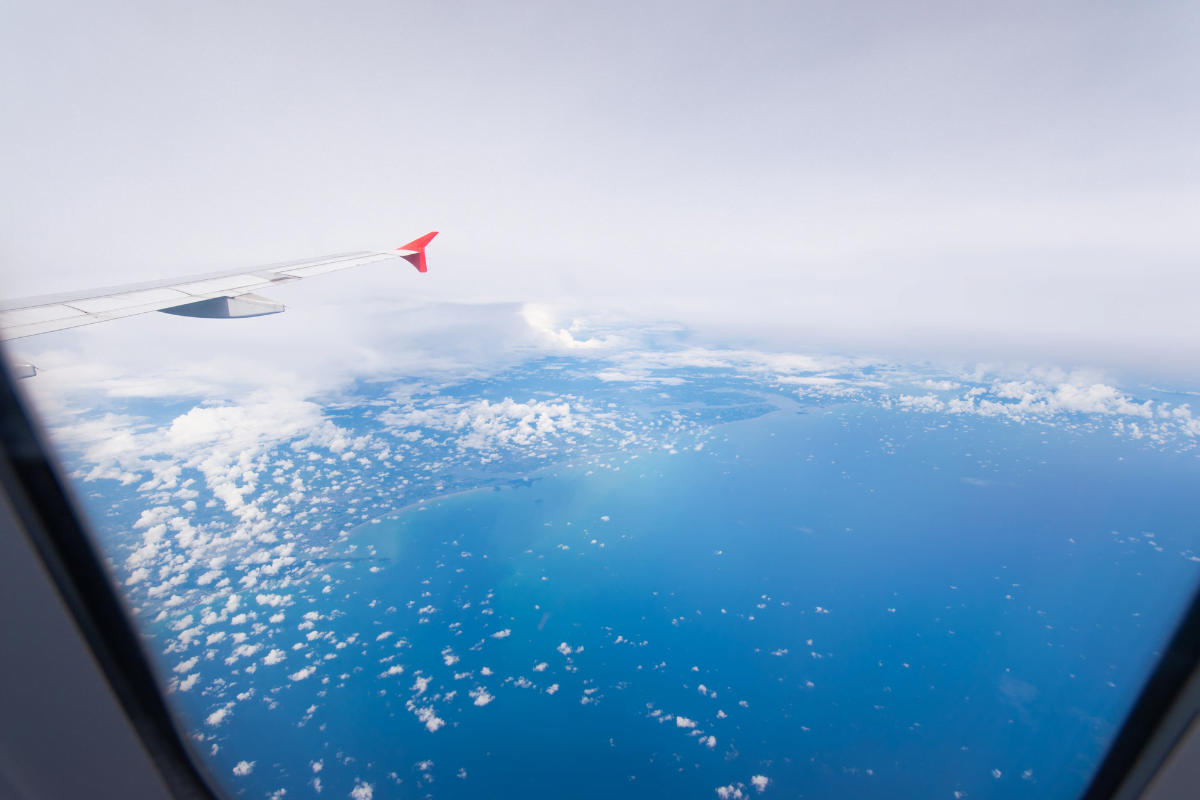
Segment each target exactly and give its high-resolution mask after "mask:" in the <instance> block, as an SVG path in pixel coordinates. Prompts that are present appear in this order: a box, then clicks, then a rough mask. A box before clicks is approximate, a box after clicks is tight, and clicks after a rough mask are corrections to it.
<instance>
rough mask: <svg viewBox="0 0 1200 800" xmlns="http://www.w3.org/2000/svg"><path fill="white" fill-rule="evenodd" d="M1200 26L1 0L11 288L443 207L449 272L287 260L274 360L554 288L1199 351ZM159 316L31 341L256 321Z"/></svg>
mask: <svg viewBox="0 0 1200 800" xmlns="http://www.w3.org/2000/svg"><path fill="white" fill-rule="evenodd" d="M1198 33H1200V9H1198V8H1197V7H1196V6H1195V4H1192V3H1185V2H1146V3H1139V4H1136V5H1130V4H1119V3H1111V2H1101V3H1095V2H1091V3H1082V2H1063V3H1055V4H1045V3H1034V2H1013V3H1005V4H1001V5H992V4H962V3H951V2H927V3H908V4H899V5H898V4H894V3H885V2H862V3H855V4H846V3H833V2H810V3H782V2H781V3H775V2H755V3H751V4H747V3H721V2H696V3H686V4H685V3H665V2H638V3H623V2H604V3H593V2H577V3H541V2H526V3H519V4H504V3H483V2H443V3H385V2H357V3H354V4H332V3H306V2H287V3H282V2H278V3H276V2H262V3H254V4H244V3H221V2H212V3H204V4H199V5H197V4H184V3H153V4H152V3H121V2H114V3H108V4H103V5H92V6H89V5H87V4H84V5H80V4H75V3H56V2H39V3H6V4H4V5H3V6H0V102H3V105H4V107H5V108H6V109H7V110H8V113H6V114H5V115H4V121H3V124H0V181H2V182H3V186H4V187H5V191H4V192H3V193H0V214H2V219H3V224H0V287H2V290H0V294H3V295H4V296H8V297H14V296H24V295H34V294H45V293H50V292H54V291H64V290H69V289H80V288H87V287H91V286H105V285H112V284H119V283H125V282H131V281H137V280H151V279H159V278H164V277H170V276H173V275H182V274H189V273H194V272H201V271H207V270H217V269H228V268H233V267H240V266H246V265H254V264H263V263H271V262H276V261H283V260H290V259H296V258H304V257H309V256H315V255H320V254H325V253H336V252H346V251H352V250H359V249H370V248H377V247H378V248H383V247H397V246H399V245H400V244H403V243H404V242H406V241H408V240H409V239H411V238H414V237H415V236H417V235H420V234H422V233H424V232H426V231H428V230H440V231H441V235H440V236H439V238H438V239H437V240H436V241H435V243H434V244H433V245H432V247H431V249H430V263H431V270H430V272H429V273H428V274H427V275H421V276H417V275H416V274H415V273H412V272H411V270H408V269H407V267H405V269H404V270H401V271H397V270H396V269H393V268H385V267H375V266H372V267H366V268H361V269H357V270H354V271H352V272H348V273H340V274H339V275H337V276H331V277H325V278H321V279H314V280H313V281H304V282H301V284H296V285H294V286H290V287H281V288H279V289H278V290H277V291H276V297H275V298H274V299H278V300H280V301H281V302H285V303H288V304H289V305H290V306H292V307H293V311H301V312H304V313H307V314H308V316H305V315H304V313H299V314H285V315H284V317H289V316H291V317H292V319H291V320H290V321H289V322H287V323H284V324H282V325H280V324H279V318H267V320H264V321H262V322H266V321H271V322H273V323H274V325H275V327H274V328H273V329H272V330H273V331H275V332H274V333H273V334H268V335H269V336H273V337H276V339H277V340H278V341H277V346H274V345H273V346H272V347H274V349H272V350H270V352H271V353H272V354H274V355H273V357H275V356H277V357H278V358H280V359H287V358H289V356H288V354H287V344H288V342H289V341H292V342H294V341H295V338H294V337H296V336H298V335H300V334H301V333H302V332H303V331H304V330H311V326H312V325H314V324H321V325H337V326H339V327H338V328H337V329H333V328H329V329H327V336H326V337H325V343H324V344H323V345H322V346H321V347H322V348H323V349H322V350H321V354H320V357H319V358H314V359H312V363H314V364H320V365H321V366H320V368H321V369H323V370H328V369H334V367H332V366H330V365H332V364H335V363H340V364H342V367H341V370H342V373H345V372H347V371H348V370H350V367H349V366H347V365H348V364H351V365H361V364H369V363H371V361H372V359H376V358H378V357H380V356H379V354H380V353H385V352H386V353H387V358H388V359H391V361H389V363H399V364H403V363H406V362H404V361H403V359H401V360H400V361H395V358H396V355H395V353H396V351H398V350H399V351H403V352H405V353H409V354H411V353H413V352H426V351H428V352H429V353H432V352H433V350H436V349H437V348H435V347H432V346H431V345H429V343H428V342H425V343H422V342H420V341H416V339H417V338H419V334H420V332H421V331H425V332H426V334H427V336H428V335H432V334H430V331H435V330H436V331H438V332H439V333H441V334H444V337H445V338H444V339H443V340H441V341H442V342H444V341H449V340H452V341H453V348H451V349H452V350H454V352H460V351H474V350H479V349H484V350H487V349H489V348H491V349H495V348H496V347H498V345H496V344H495V342H485V341H482V338H486V337H483V336H482V334H481V333H480V331H481V329H482V328H483V327H485V325H486V324H487V323H488V321H489V320H491V319H492V318H493V317H495V318H497V319H498V318H501V317H502V318H504V319H505V320H506V321H505V322H504V325H505V326H509V327H511V325H512V324H514V323H513V320H518V321H519V320H522V319H524V320H525V321H527V322H528V321H529V320H530V319H531V317H530V316H529V315H528V314H526V315H524V316H522V315H521V313H520V312H521V310H522V309H528V308H535V309H538V311H537V314H536V315H535V316H536V317H537V318H538V319H548V318H553V320H554V321H553V322H552V323H549V324H548V326H549V329H557V328H558V327H561V326H566V325H570V324H571V320H573V319H586V320H593V321H594V320H603V321H605V324H606V325H608V324H611V325H616V324H617V323H618V322H621V323H622V324H626V325H630V326H635V327H636V326H643V327H644V326H654V325H658V326H665V328H664V329H672V330H674V329H680V330H686V331H688V332H689V335H690V336H693V337H696V338H700V339H703V340H705V341H706V342H711V343H717V344H729V345H737V346H744V345H754V346H759V347H763V348H766V349H771V348H775V349H788V348H790V349H803V348H818V349H826V350H852V351H855V352H871V353H891V354H896V355H904V356H907V357H914V356H918V357H931V358H932V357H947V358H956V359H960V360H962V361H963V362H964V363H966V362H975V361H1006V360H1007V361H1023V362H1026V363H1031V364H1034V363H1043V362H1046V363H1054V364H1060V365H1062V366H1064V367H1066V368H1078V367H1083V366H1092V367H1098V368H1104V369H1114V370H1118V371H1125V372H1126V373H1152V372H1153V373H1169V374H1171V375H1174V376H1176V377H1177V378H1179V379H1180V380H1184V379H1192V378H1194V376H1195V374H1196V366H1197V365H1198V364H1200V330H1198V329H1197V327H1196V326H1195V325H1194V324H1193V320H1194V319H1195V318H1196V316H1197V312H1200V307H1198V306H1200V301H1198V300H1197V298H1200V292H1198V291H1197V290H1198V289H1200V270H1197V269H1196V264H1197V257H1198V256H1200V226H1197V225H1196V224H1195V219H1196V218H1197V212H1198V211H1200V192H1198V191H1197V189H1198V188H1200V186H1198V184H1200V151H1198V150H1197V148H1196V147H1195V142H1196V141H1200V104H1198V103H1196V102H1195V98H1196V89H1197V84H1198V82H1200V51H1198V50H1197V48H1195V46H1194V44H1195V41H1196V38H1197V34H1198ZM318 281H319V285H316V286H312V284H316V283H317V282H318ZM356 303H364V304H365V305H366V306H369V308H368V310H367V311H366V312H361V313H360V312H357V311H356ZM389 303H390V305H389ZM438 309H441V311H440V312H439V311H438ZM449 309H452V311H450V310H449ZM538 315H540V316H538ZM150 316H151V317H155V318H156V319H154V320H139V321H125V322H121V323H110V324H108V325H104V326H99V328H93V329H92V330H91V331H89V332H87V333H86V334H83V333H80V332H74V333H64V334H54V335H52V336H50V337H39V341H38V342H36V343H35V342H33V341H32V340H29V341H26V342H25V343H22V344H21V345H20V346H19V347H18V348H16V349H15V350H14V352H17V353H18V354H21V353H26V354H28V355H30V356H37V357H40V358H42V359H43V360H45V359H46V358H50V360H51V361H53V360H54V357H50V356H47V353H54V352H57V353H65V352H67V351H70V352H71V353H74V354H75V356H74V358H75V361H76V362H77V363H78V362H79V361H80V359H82V358H84V356H83V355H81V354H85V353H87V352H89V348H90V351H91V352H93V353H94V352H100V351H105V352H112V351H114V350H123V351H125V352H127V353H132V352H134V351H136V352H143V351H144V352H145V356H144V358H145V361H146V363H161V362H162V358H163V355H162V354H163V353H164V352H170V351H172V350H175V351H178V352H183V351H189V352H194V351H196V349H197V348H201V349H202V348H203V347H204V346H205V343H206V342H208V341H209V337H212V339H211V340H212V341H222V340H225V341H231V340H237V339H238V337H241V336H245V335H246V334H245V333H243V331H250V330H251V328H249V327H245V325H243V327H240V328H239V330H238V332H236V333H235V332H231V331H220V332H218V331H217V330H216V329H215V328H213V327H212V326H211V325H210V326H209V329H208V330H211V331H212V333H208V332H204V333H200V334H198V333H197V331H199V330H200V329H199V328H196V327H195V324H196V322H194V321H187V322H188V324H186V325H180V320H178V319H171V318H166V317H164V316H163V315H150ZM401 318H403V319H401ZM422 321H424V322H426V323H428V325H426V326H425V327H422V324H421V323H422ZM200 322H201V323H203V321H200ZM241 324H242V323H239V325H241ZM247 324H253V325H257V326H260V327H256V328H254V329H253V330H255V331H258V330H265V328H262V327H261V325H260V322H259V321H255V322H254V323H247ZM120 326H124V327H120ZM114 327H118V328H119V330H111V331H105V332H103V333H101V332H100V329H103V328H110V329H111V328H114ZM518 327H519V326H518ZM543 327H545V326H543ZM506 330H508V328H506ZM539 331H541V329H540V328H538V327H537V326H536V325H533V324H530V325H529V326H528V329H522V330H519V331H517V330H514V331H513V337H515V339H514V340H513V341H516V342H517V345H515V346H522V344H521V343H522V342H526V340H527V339H530V337H533V338H536V337H537V336H538V335H539ZM81 337H83V338H81ZM289 337H290V338H289ZM147 339H150V340H152V341H146V340H147ZM506 341H507V340H506ZM510 344H511V342H510ZM506 346H507V345H506ZM431 348H432V349H431ZM264 352H266V351H264ZM244 355H245V354H241V353H238V354H235V356H234V357H241V356H244ZM291 357H293V358H295V356H291ZM448 357H450V356H447V355H446V354H445V353H441V352H439V353H438V354H436V355H430V356H429V358H430V359H434V360H436V359H445V358H448ZM63 358H65V356H63ZM209 368H217V367H213V366H212V364H211V363H210V366H209ZM297 369H299V367H297ZM339 374H341V373H339ZM159 377H161V375H160V376H159Z"/></svg>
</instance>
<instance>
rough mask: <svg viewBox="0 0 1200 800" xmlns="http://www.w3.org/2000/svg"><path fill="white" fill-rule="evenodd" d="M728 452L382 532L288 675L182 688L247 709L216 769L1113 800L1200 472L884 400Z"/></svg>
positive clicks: (730, 432)
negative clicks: (1122, 736) (1114, 743)
mask: <svg viewBox="0 0 1200 800" xmlns="http://www.w3.org/2000/svg"><path fill="white" fill-rule="evenodd" d="M701 441H703V445H702V447H700V448H699V449H697V448H695V447H694V446H691V445H689V446H688V447H687V448H686V449H684V448H683V447H682V445H681V446H680V447H679V450H678V452H673V451H668V450H665V449H660V450H642V451H640V452H636V453H635V452H634V451H616V450H613V451H611V452H607V453H603V454H599V455H593V456H588V457H582V458H579V459H577V460H574V461H571V460H566V461H562V462H561V463H559V464H557V465H555V466H551V467H547V468H546V469H544V470H542V471H540V472H535V473H531V474H529V476H528V479H527V480H517V481H514V482H512V484H511V485H508V486H505V487H497V488H490V489H486V490H476V491H469V492H463V493H460V494H457V495H453V496H449V497H442V498H440V499H435V500H429V501H427V502H424V503H421V504H418V505H417V506H415V507H408V508H406V509H404V510H403V511H401V512H400V513H399V514H398V515H396V516H394V517H390V518H384V519H383V520H382V521H381V522H379V523H378V524H369V523H368V524H365V525H363V526H362V527H360V528H358V529H357V530H356V531H355V532H354V533H353V534H352V535H351V536H350V537H349V538H348V539H347V540H345V541H344V542H343V544H342V545H341V551H340V552H339V553H337V554H332V555H326V556H324V558H328V559H330V560H329V562H328V566H329V571H328V573H327V574H328V575H329V576H330V578H331V580H329V581H325V582H322V581H313V582H309V583H306V584H296V585H294V586H293V587H292V588H291V589H290V590H283V589H277V590H275V591H278V592H281V593H282V592H284V591H290V592H291V595H292V599H291V601H290V602H291V603H292V604H291V605H288V606H286V607H281V609H282V613H283V614H284V617H285V619H286V622H285V623H283V624H281V625H280V627H278V628H277V629H275V630H274V631H272V632H270V633H269V638H270V642H269V643H268V647H269V648H278V649H279V650H281V651H282V652H283V653H285V654H286V658H284V659H283V660H281V661H278V662H277V663H274V664H263V663H262V662H261V657H262V655H263V652H266V651H265V650H264V651H263V652H260V653H258V657H259V659H260V662H259V665H258V666H257V667H256V669H255V671H254V672H253V673H252V674H246V673H244V672H238V671H237V670H238V667H239V666H240V665H239V664H238V663H234V664H233V665H231V669H232V670H233V672H232V673H231V674H230V675H229V676H228V677H227V678H226V679H225V680H226V683H225V684H223V685H221V686H219V687H218V689H217V690H213V689H212V688H209V689H206V690H205V692H204V693H203V694H201V693H198V692H192V693H190V694H187V695H185V694H182V693H176V694H175V695H173V696H174V697H176V698H177V699H178V701H179V704H180V706H181V707H182V708H183V709H184V713H185V714H186V715H188V716H189V722H190V724H191V726H193V728H194V729H197V730H202V729H203V730H209V729H211V726H210V727H209V728H206V726H205V724H204V720H205V718H206V717H208V715H210V714H212V713H213V710H214V709H217V708H220V707H221V705H220V702H221V698H222V697H226V696H227V697H228V699H229V700H230V701H232V699H233V696H234V695H245V697H244V698H243V699H241V700H240V701H239V702H238V703H237V706H236V709H234V710H233V711H232V712H231V713H232V715H233V716H232V717H231V719H233V720H234V721H235V722H236V724H228V725H225V726H224V727H222V728H221V736H220V737H219V739H213V737H212V736H209V740H212V741H213V742H214V743H216V744H217V747H216V752H215V754H214V755H211V757H209V761H210V763H211V764H212V765H213V768H214V770H215V771H216V772H217V773H218V774H220V775H223V776H229V775H230V774H231V773H230V771H231V770H233V769H234V767H235V765H236V764H238V763H239V762H242V761H246V762H252V763H253V771H252V773H250V774H249V776H248V777H244V778H240V777H233V778H228V777H226V778H225V779H224V780H228V785H229V786H230V787H231V789H232V791H234V792H238V791H243V792H244V793H245V795H246V796H249V797H260V796H264V795H266V794H270V793H272V792H277V791H278V790H279V789H286V796H287V797H288V798H289V800H290V798H292V797H315V796H317V795H316V794H315V792H316V791H317V790H318V788H319V789H320V791H321V793H322V796H326V795H329V796H334V797H345V796H347V794H348V793H350V792H351V791H357V792H358V793H359V794H358V795H357V796H359V797H364V796H373V797H375V798H390V797H399V798H419V797H427V796H429V797H438V798H473V799H476V798H498V799H499V798H527V797H546V798H558V797H562V798H567V797H570V798H611V797H614V796H621V797H630V798H637V797H654V798H662V797H672V798H675V797H679V798H684V797H696V798H713V797H718V796H720V795H721V793H722V792H723V793H724V795H725V796H728V797H736V796H738V795H737V793H739V792H740V793H741V794H742V795H743V796H758V790H759V789H764V791H763V794H764V796H778V797H810V798H847V799H849V798H879V797H890V798H908V797H913V798H917V797H920V798H928V797H934V798H938V797H941V798H953V797H962V796H966V797H995V798H1007V797H1012V798H1016V797H1021V798H1051V797H1053V798H1070V797H1073V796H1075V795H1077V794H1078V793H1079V792H1080V791H1082V789H1083V788H1084V787H1085V785H1086V783H1087V780H1088V778H1089V777H1090V774H1091V772H1092V770H1093V769H1094V768H1095V767H1096V765H1097V764H1098V762H1099V760H1100V759H1101V758H1102V757H1103V754H1104V750H1105V747H1106V746H1107V744H1108V743H1109V742H1110V741H1111V738H1112V737H1113V735H1114V734H1115V731H1116V729H1117V727H1118V726H1119V725H1120V723H1121V720H1122V717H1123V715H1124V714H1125V713H1126V712H1127V710H1128V709H1129V707H1130V706H1131V704H1132V703H1133V701H1134V699H1135V697H1136V694H1137V692H1138V690H1139V687H1140V685H1141V683H1142V682H1143V681H1144V680H1145V678H1146V676H1147V675H1148V673H1149V670H1150V669H1151V668H1152V667H1153V663H1154V659H1155V657H1156V655H1157V652H1158V651H1159V650H1160V648H1162V647H1163V646H1164V644H1165V642H1166V641H1167V639H1168V638H1169V636H1170V634H1171V631H1172V629H1173V626H1174V625H1175V624H1176V622H1177V620H1178V616H1179V614H1180V613H1181V610H1182V606H1183V603H1184V601H1185V599H1186V598H1187V597H1188V596H1189V594H1190V593H1191V592H1192V590H1193V588H1194V586H1195V584H1196V579H1197V571H1198V570H1200V563H1197V562H1196V560H1194V559H1193V555H1194V553H1193V551H1194V550H1200V530H1198V526H1197V516H1196V512H1195V505H1194V497H1195V491H1194V487H1195V486H1196V482H1197V477H1198V470H1197V459H1196V457H1195V455H1194V454H1192V453H1190V452H1180V451H1177V450H1174V449H1172V448H1170V447H1152V446H1147V445H1146V444H1144V443H1142V442H1138V441H1133V440H1130V439H1128V438H1118V437H1114V436H1112V435H1111V434H1110V433H1108V432H1106V431H1105V430H1100V429H1095V428H1090V427H1088V426H1073V425H1070V424H1062V425H1057V426H1053V427H1050V426H1045V425H1041V424H1027V425H1022V424H1018V423H1015V422H1011V421H1006V420H1000V419H985V418H976V417H973V418H958V417H954V416H950V415H936V416H935V415H923V414H919V413H911V412H901V411H893V410H888V409H885V408H879V407H870V406H857V405H847V406H834V407H831V408H829V407H827V408H813V409H810V410H808V411H805V412H801V413H797V412H796V411H795V410H794V409H793V410H780V411H777V412H774V413H770V414H766V415H764V416H760V417H757V418H754V419H749V420H744V421H739V422H733V423H728V424H724V425H717V426H716V427H713V428H711V429H710V430H709V431H708V432H707V433H706V434H705V435H704V436H702V437H701ZM568 464H569V466H568ZM372 570H375V571H372ZM322 587H328V591H322ZM305 614H309V615H311V616H312V617H313V619H310V620H308V621H309V622H311V623H312V626H311V627H306V628H304V629H302V630H300V629H297V626H298V625H301V624H303V623H304V621H305V618H304V615H305ZM297 645H299V647H297ZM568 651H569V655H568V654H567V652H568ZM242 663H243V664H245V663H249V662H248V661H246V662H242ZM542 664H544V665H545V666H544V667H542V666H540V665H542ZM310 666H311V667H312V670H311V672H308V671H306V672H305V673H304V674H303V675H302V676H301V678H300V679H296V678H295V676H296V674H297V672H298V671H300V670H302V669H304V668H308V667H310ZM401 668H402V671H400V670H401ZM389 670H390V671H391V674H388V673H389ZM489 673H490V674H489ZM288 676H292V678H291V679H289V677H288ZM554 687H556V688H554ZM251 690H252V691H251ZM214 691H215V694H214ZM247 692H250V694H249V695H246V693H247ZM217 695H220V696H217ZM247 700H250V701H252V702H247ZM710 737H711V738H710ZM199 738H200V739H204V738H205V737H204V736H203V735H201V736H200V737H199ZM209 740H206V741H205V742H204V743H197V747H198V748H200V749H201V751H202V752H203V753H204V754H206V756H207V755H208V754H209V752H210V749H209V748H210V744H209V743H208V741H209ZM755 778H757V785H756V784H755V781H754V779H755ZM367 785H369V786H370V790H369V791H367V790H365V789H364V787H366V786H367ZM719 788H720V789H721V792H717V790H718V789H719ZM714 792H717V793H716V794H714ZM276 796H282V795H278V794H276Z"/></svg>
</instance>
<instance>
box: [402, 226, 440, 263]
mask: <svg viewBox="0 0 1200 800" xmlns="http://www.w3.org/2000/svg"><path fill="white" fill-rule="evenodd" d="M437 235H438V232H437V231H434V232H433V233H427V234H425V235H424V236H422V237H421V238H420V239H413V240H412V241H411V242H409V243H408V244H406V245H404V246H403V247H397V248H396V249H397V250H413V251H415V252H413V253H412V254H411V255H407V256H400V257H401V258H403V259H404V260H405V261H407V262H408V263H410V264H412V265H413V266H414V267H416V268H417V272H428V271H429V270H428V269H427V268H426V266H425V245H427V244H429V243H430V242H431V241H432V240H433V237H435V236H437Z"/></svg>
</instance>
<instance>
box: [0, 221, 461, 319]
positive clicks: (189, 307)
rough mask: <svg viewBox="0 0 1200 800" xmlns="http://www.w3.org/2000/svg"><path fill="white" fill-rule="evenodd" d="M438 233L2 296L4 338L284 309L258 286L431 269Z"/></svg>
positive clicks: (0, 303) (1, 308)
mask: <svg viewBox="0 0 1200 800" xmlns="http://www.w3.org/2000/svg"><path fill="white" fill-rule="evenodd" d="M434 236H437V231H434V232H432V233H427V234H425V235H424V236H422V237H421V238H419V239H414V240H413V241H411V242H409V243H408V244H406V245H404V246H403V247H400V248H397V249H396V250H390V251H363V252H358V253H342V254H340V255H333V256H321V257H319V258H311V259H307V260H304V261H289V262H287V263H283V264H269V265H267V266H263V267H251V268H249V269H235V270H228V271H225V272H209V273H205V274H202V275H188V276H186V277H182V278H175V279H173V280H164V281H150V282H147V283H134V284H129V285H126V286H110V287H108V288H106V289H93V290H90V291H83V292H68V293H64V294H56V295H45V296H42V297H25V298H20V299H17V300H0V339H20V338H22V337H24V336H35V335H37V334H39V333H49V332H51V331H59V330H64V329H66V328H75V327H78V326H80V325H91V324H94V323H96V322H105V321H107V320H110V319H120V318H121V317H130V316H133V315H135V314H146V313H148V312H151V311H164V312H166V313H168V314H177V315H180V316H189V317H205V318H209V319H233V318H239V317H254V316H261V315H263V314H278V313H279V312H281V311H283V310H284V307H283V305H282V304H280V303H276V302H275V301H273V300H268V299H267V298H265V297H261V296H259V295H258V294H256V292H257V291H258V290H260V289H265V288H267V287H270V286H277V285H280V284H284V283H291V282H292V281H298V280H300V279H301V278H311V277H312V276H314V275H323V274H325V273H326V272H336V271H337V270H341V269H347V268H348V267H356V266H359V265H361V264H371V263H374V262H376V261H387V260H389V259H393V258H402V259H404V260H405V261H408V262H409V263H410V264H412V265H413V266H414V267H416V268H417V271H418V272H426V271H428V270H427V267H426V264H425V247H426V245H428V244H429V242H430V240H432V239H433V237H434Z"/></svg>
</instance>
